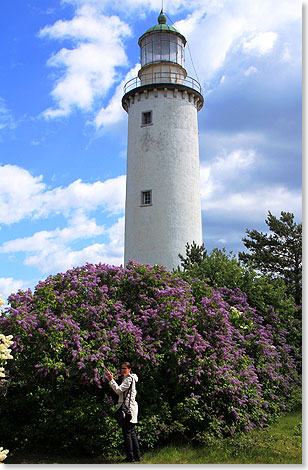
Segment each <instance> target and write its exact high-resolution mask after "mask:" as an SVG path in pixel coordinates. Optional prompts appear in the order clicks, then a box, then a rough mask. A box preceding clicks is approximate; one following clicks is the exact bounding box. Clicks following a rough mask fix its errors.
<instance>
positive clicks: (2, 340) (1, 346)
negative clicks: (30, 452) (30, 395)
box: [0, 297, 14, 464]
mask: <svg viewBox="0 0 308 470" xmlns="http://www.w3.org/2000/svg"><path fill="white" fill-rule="evenodd" d="M4 304H5V301H4V299H2V298H1V297H0V308H1V307H2V306H3V305H4ZM12 339H13V336H12V335H9V336H4V335H3V334H0V396H1V394H2V393H3V392H2V389H5V383H4V384H3V382H4V381H5V378H6V374H5V368H4V366H5V365H6V364H7V361H8V359H13V356H12V355H11V349H10V347H11V346H12V344H14V341H12ZM2 385H3V387H2ZM0 430H1V424H0ZM8 453H9V451H8V450H7V449H3V447H0V463H1V464H2V462H3V460H5V459H6V457H7V454H8Z"/></svg>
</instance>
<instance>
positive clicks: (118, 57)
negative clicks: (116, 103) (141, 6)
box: [40, 4, 131, 118]
mask: <svg viewBox="0 0 308 470" xmlns="http://www.w3.org/2000/svg"><path fill="white" fill-rule="evenodd" d="M130 34H131V30H130V28H129V26H128V25H127V24H126V23H124V22H123V21H121V20H120V19H119V18H118V17H117V16H111V17H108V16H105V15H103V14H101V13H99V12H98V11H97V9H96V8H94V7H91V6H89V5H87V4H85V5H83V6H81V7H80V8H79V9H78V10H77V12H76V15H75V16H74V18H73V19H72V20H67V21H62V20H59V21H57V22H56V23H55V24H53V25H52V26H46V27H45V28H43V29H42V30H41V31H40V35H41V36H42V37H43V36H44V37H46V36H47V37H49V38H52V39H58V40H64V39H69V40H71V41H72V43H73V44H74V46H73V47H72V48H71V49H67V48H62V49H61V50H60V51H58V52H57V53H56V54H54V55H53V56H52V57H51V58H50V59H49V61H48V65H49V66H51V67H57V68H59V69H60V70H61V73H62V75H61V77H60V78H59V79H58V81H57V83H56V86H55V88H54V89H53V91H52V96H53V98H54V100H55V102H56V103H57V107H56V108H51V109H47V110H46V111H45V112H44V116H45V117H46V118H55V117H61V116H66V115H68V114H69V113H70V112H71V111H72V110H73V109H74V108H80V109H82V110H84V111H89V110H91V109H92V107H93V104H94V100H95V99H97V98H99V97H102V96H104V95H105V94H106V92H107V91H108V90H109V88H110V87H111V86H112V85H113V84H114V82H115V81H116V80H118V74H117V70H116V69H117V67H123V66H127V57H126V54H125V50H124V45H123V39H124V38H125V37H127V36H129V35H130Z"/></svg>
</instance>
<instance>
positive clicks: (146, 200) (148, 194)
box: [141, 190, 152, 206]
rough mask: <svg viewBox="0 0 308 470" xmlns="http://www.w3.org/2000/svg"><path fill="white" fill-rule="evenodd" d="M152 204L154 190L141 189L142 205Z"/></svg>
mask: <svg viewBox="0 0 308 470" xmlns="http://www.w3.org/2000/svg"><path fill="white" fill-rule="evenodd" d="M151 205H152V190H148V191H141V206H151Z"/></svg>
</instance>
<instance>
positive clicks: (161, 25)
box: [139, 10, 186, 45]
mask: <svg viewBox="0 0 308 470" xmlns="http://www.w3.org/2000/svg"><path fill="white" fill-rule="evenodd" d="M158 31H161V32H165V31H166V32H171V33H175V34H178V35H179V36H181V37H182V39H183V41H184V43H185V44H186V39H185V38H184V36H183V35H182V34H181V33H180V32H179V31H178V30H177V29H176V28H175V27H174V26H170V25H168V24H167V17H166V15H165V14H164V12H163V10H161V12H160V15H159V17H158V24H156V25H155V26H152V27H151V28H149V29H148V30H147V31H146V32H145V33H144V34H143V35H142V36H141V38H140V39H139V45H140V40H141V39H142V38H143V37H144V36H145V35H147V34H149V33H154V32H158Z"/></svg>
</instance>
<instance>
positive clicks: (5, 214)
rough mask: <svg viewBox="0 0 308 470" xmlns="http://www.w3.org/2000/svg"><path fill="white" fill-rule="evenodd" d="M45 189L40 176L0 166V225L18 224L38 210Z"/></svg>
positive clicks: (9, 166)
mask: <svg viewBox="0 0 308 470" xmlns="http://www.w3.org/2000/svg"><path fill="white" fill-rule="evenodd" d="M45 189H46V185H45V184H44V183H42V176H35V177H34V176H32V175H31V174H30V173H29V172H28V171H27V170H24V169H23V168H20V167H18V166H15V165H4V166H0V223H3V224H10V223H13V222H18V221H19V220H21V219H23V218H24V217H29V216H31V215H32V214H33V213H35V212H36V211H37V210H39V208H40V206H41V202H40V197H41V195H42V193H43V192H44V191H45Z"/></svg>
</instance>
